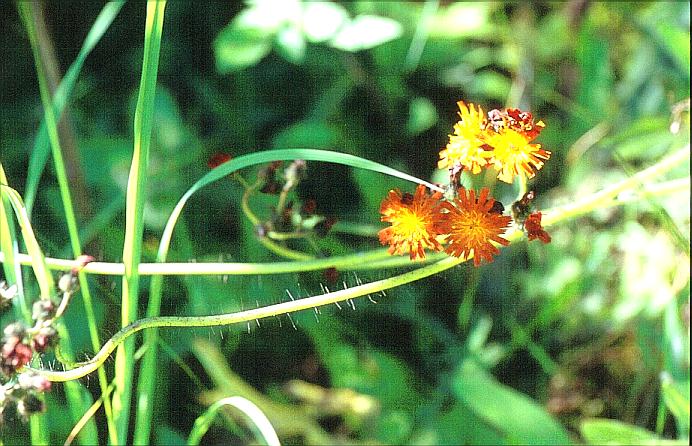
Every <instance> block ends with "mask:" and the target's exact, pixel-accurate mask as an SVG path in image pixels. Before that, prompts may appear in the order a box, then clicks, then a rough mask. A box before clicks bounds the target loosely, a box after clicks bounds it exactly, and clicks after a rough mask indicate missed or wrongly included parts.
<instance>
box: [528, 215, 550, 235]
mask: <svg viewBox="0 0 692 446" xmlns="http://www.w3.org/2000/svg"><path fill="white" fill-rule="evenodd" d="M524 230H525V231H526V235H527V236H528V237H529V241H531V240H534V239H539V240H540V241H542V242H543V243H550V240H551V238H550V234H548V233H547V232H546V231H545V229H543V226H541V213H540V212H534V213H533V214H531V215H529V216H528V217H527V218H526V221H525V222H524Z"/></svg>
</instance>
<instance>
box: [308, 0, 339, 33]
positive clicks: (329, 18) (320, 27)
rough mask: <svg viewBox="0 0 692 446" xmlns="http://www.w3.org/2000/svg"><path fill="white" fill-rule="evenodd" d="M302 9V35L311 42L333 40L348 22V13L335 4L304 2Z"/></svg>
mask: <svg viewBox="0 0 692 446" xmlns="http://www.w3.org/2000/svg"><path fill="white" fill-rule="evenodd" d="M303 8H304V9H303V34H304V35H305V37H306V38H307V39H308V40H309V41H311V42H324V41H325V40H328V39H331V38H333V37H334V35H335V34H336V33H337V32H338V31H339V28H341V26H342V25H343V24H344V22H346V21H347V20H348V12H346V9H344V7H343V6H341V5H339V4H337V3H332V2H305V3H304V4H303Z"/></svg>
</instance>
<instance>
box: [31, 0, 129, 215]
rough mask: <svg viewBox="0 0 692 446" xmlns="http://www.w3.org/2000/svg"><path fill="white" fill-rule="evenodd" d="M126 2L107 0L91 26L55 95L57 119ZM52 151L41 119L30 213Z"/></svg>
mask: <svg viewBox="0 0 692 446" xmlns="http://www.w3.org/2000/svg"><path fill="white" fill-rule="evenodd" d="M124 4H125V0H117V1H111V2H107V3H106V4H105V5H104V7H103V9H102V10H101V12H100V13H99V15H98V17H97V18H96V20H95V21H94V24H93V25H92V26H91V29H90V30H89V33H88V34H87V36H86V38H85V39H84V43H83V44H82V48H81V49H80V50H79V54H77V58H76V59H75V61H74V62H72V65H70V68H68V70H67V72H66V73H65V77H63V79H62V81H61V82H60V85H59V86H58V88H57V89H56V90H55V95H54V96H53V101H52V103H53V113H54V114H55V117H56V121H59V120H60V116H61V115H62V112H63V110H64V109H65V105H66V104H67V100H68V98H69V97H70V96H71V95H72V90H74V86H75V84H76V82H77V77H78V76H79V73H80V71H81V70H82V66H83V65H84V61H85V60H86V58H87V57H88V56H89V54H90V53H91V51H92V50H93V49H94V47H95V46H96V45H97V44H98V42H99V41H100V40H101V37H103V35H104V34H105V33H106V31H107V30H108V28H110V26H111V23H113V21H114V20H115V18H116V17H117V16H118V13H119V12H120V9H121V8H122V7H123V5H124ZM49 153H50V141H49V138H48V129H47V126H46V121H45V119H44V120H43V122H41V127H40V128H39V131H38V134H37V135H36V139H35V140H34V147H33V149H32V151H31V157H30V158H29V168H28V169H27V175H26V187H25V188H24V198H25V203H26V207H27V212H28V213H29V215H31V211H32V209H33V207H34V202H35V200H36V193H37V191H38V184H39V181H40V179H41V174H42V173H43V169H44V168H45V166H46V162H47V161H48V154H49Z"/></svg>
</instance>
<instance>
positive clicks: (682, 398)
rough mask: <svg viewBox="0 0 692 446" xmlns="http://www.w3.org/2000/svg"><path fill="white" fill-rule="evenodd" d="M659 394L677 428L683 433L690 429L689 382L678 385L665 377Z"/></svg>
mask: <svg viewBox="0 0 692 446" xmlns="http://www.w3.org/2000/svg"><path fill="white" fill-rule="evenodd" d="M661 392H662V394H663V401H664V402H665V403H666V407H667V408H668V410H670V413H672V414H673V416H674V417H675V419H676V420H677V422H678V428H679V429H680V430H682V431H683V432H688V433H689V429H690V381H689V380H687V381H686V382H683V383H679V382H675V381H673V380H672V379H670V378H669V377H668V376H667V375H664V378H663V379H662V380H661Z"/></svg>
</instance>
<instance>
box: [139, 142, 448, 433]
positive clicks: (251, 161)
mask: <svg viewBox="0 0 692 446" xmlns="http://www.w3.org/2000/svg"><path fill="white" fill-rule="evenodd" d="M296 159H303V160H306V161H324V162H331V163H337V164H342V165H346V166H350V167H356V168H361V169H367V170H372V171H375V172H380V173H383V174H386V175H391V176H394V177H398V178H402V179H405V180H409V181H413V182H415V183H420V184H425V185H426V186H428V187H430V188H432V189H437V190H439V188H438V187H437V186H435V185H433V184H430V183H427V182H426V181H423V180H421V179H419V178H416V177H413V176H411V175H408V174H406V173H404V172H401V171H398V170H396V169H393V168H391V167H388V166H385V165H383V164H379V163H376V162H374V161H370V160H367V159H364V158H360V157H357V156H354V155H349V154H346V153H339V152H331V151H326V150H316V149H282V150H267V151H263V152H257V153H250V154H246V155H242V156H239V157H237V158H235V159H233V160H231V161H229V162H226V163H224V164H221V165H220V166H217V167H216V168H214V169H213V170H212V171H210V172H209V173H207V174H206V175H204V176H203V177H202V178H200V179H199V180H198V181H197V182H196V183H195V184H193V185H192V187H190V189H188V190H187V192H185V194H184V195H183V196H182V198H181V199H180V200H179V201H178V203H177V204H176V206H175V208H174V209H173V212H172V213H171V215H170V217H169V218H168V222H167V223H166V227H165V229H164V232H163V235H162V236H161V242H160V244H159V251H158V254H157V256H156V261H157V262H165V261H166V258H167V257H168V249H169V247H170V243H171V238H172V236H173V230H174V228H175V225H176V223H177V221H178V218H179V217H180V214H181V213H182V210H183V208H184V206H185V204H186V203H187V201H188V200H189V199H190V197H191V196H192V195H193V194H195V192H197V191H199V190H200V189H202V188H203V187H205V186H207V185H209V184H211V183H213V182H214V181H218V180H220V179H221V178H224V177H225V176H227V175H230V174H231V173H233V172H235V171H237V170H240V169H242V168H244V167H249V166H253V165H256V164H265V163H271V162H273V161H280V160H281V161H285V160H296ZM308 262H310V260H308V261H305V262H304V263H305V264H307V263H308ZM317 262H319V261H317ZM295 263H297V262H295ZM360 263H367V262H362V261H361V262H360ZM270 269H271V266H270ZM162 286H163V276H154V277H153V278H152V280H151V286H150V287H149V305H148V307H147V317H155V316H158V315H159V312H160V308H161V294H162ZM157 339H158V333H157V332H156V330H150V331H148V332H147V333H145V335H144V343H145V347H146V351H147V352H146V354H145V355H144V359H143V360H142V365H141V368H140V369H141V370H140V375H139V376H140V378H139V382H138V386H137V391H138V395H137V425H136V427H135V443H147V442H148V440H149V435H150V431H151V427H150V425H151V423H150V422H149V421H150V419H151V404H152V401H153V397H154V395H153V392H154V389H155V384H156V371H155V370H156V369H155V366H156V348H157V342H156V340H157Z"/></svg>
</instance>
